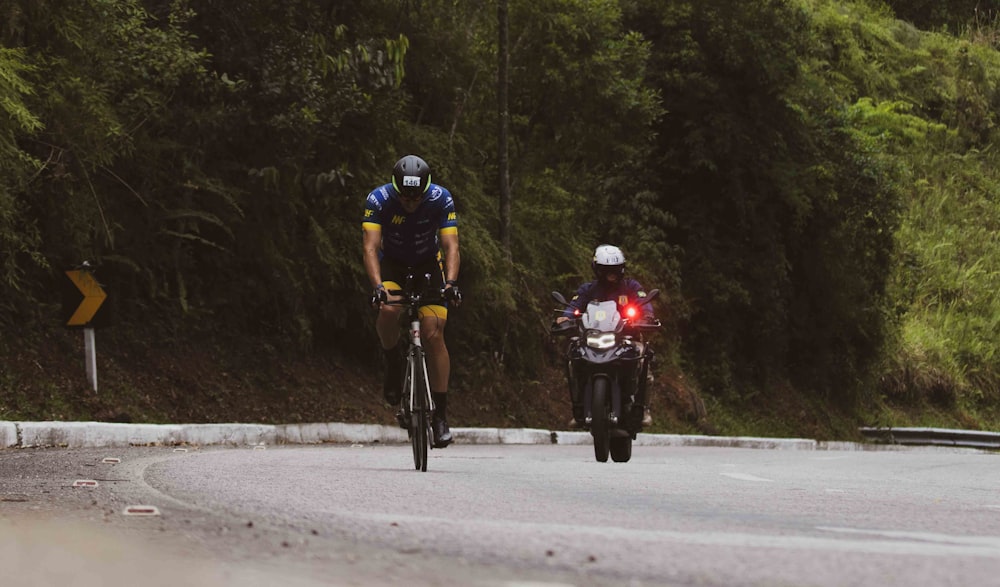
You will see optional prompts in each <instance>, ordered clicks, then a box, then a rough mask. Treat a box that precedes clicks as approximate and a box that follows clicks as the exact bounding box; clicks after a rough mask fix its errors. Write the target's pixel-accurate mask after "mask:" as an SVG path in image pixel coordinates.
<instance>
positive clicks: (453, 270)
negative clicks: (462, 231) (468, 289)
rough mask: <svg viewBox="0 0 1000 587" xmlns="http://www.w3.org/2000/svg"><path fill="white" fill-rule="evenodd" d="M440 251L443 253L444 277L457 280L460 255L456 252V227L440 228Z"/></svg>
mask: <svg viewBox="0 0 1000 587" xmlns="http://www.w3.org/2000/svg"><path fill="white" fill-rule="evenodd" d="M439 238H440V239H441V252H442V253H444V270H445V279H446V280H449V281H451V280H454V281H458V268H459V266H460V265H461V261H462V260H461V256H460V255H459V253H458V229H456V228H451V229H441V234H440V235H439Z"/></svg>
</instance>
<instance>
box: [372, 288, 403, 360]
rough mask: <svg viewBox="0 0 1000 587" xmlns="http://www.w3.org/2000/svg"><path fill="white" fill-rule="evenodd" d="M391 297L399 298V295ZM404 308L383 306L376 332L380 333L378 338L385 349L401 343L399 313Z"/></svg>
mask: <svg viewBox="0 0 1000 587" xmlns="http://www.w3.org/2000/svg"><path fill="white" fill-rule="evenodd" d="M390 299H399V298H398V296H391V297H390ZM401 311H402V308H401V307H399V306H382V308H381V309H380V310H379V312H378V318H377V319H376V320H375V332H377V333H378V340H379V342H380V343H381V344H382V348H383V349H386V350H388V349H391V348H394V347H395V346H396V344H397V343H399V314H400V312H401Z"/></svg>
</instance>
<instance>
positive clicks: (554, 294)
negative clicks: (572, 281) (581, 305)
mask: <svg viewBox="0 0 1000 587" xmlns="http://www.w3.org/2000/svg"><path fill="white" fill-rule="evenodd" d="M552 299H553V300H555V301H557V302H559V303H560V304H562V305H564V306H568V305H569V302H567V301H566V298H564V297H563V295H562V294H561V293H559V292H557V291H554V292H552Z"/></svg>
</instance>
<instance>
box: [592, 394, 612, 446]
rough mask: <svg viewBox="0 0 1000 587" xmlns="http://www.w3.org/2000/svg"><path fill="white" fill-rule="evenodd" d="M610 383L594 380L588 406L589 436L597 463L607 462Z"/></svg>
mask: <svg viewBox="0 0 1000 587" xmlns="http://www.w3.org/2000/svg"><path fill="white" fill-rule="evenodd" d="M610 391H611V389H610V382H609V381H608V379H607V378H606V377H597V378H595V379H594V395H593V400H592V403H591V404H590V417H591V422H590V435H591V436H593V437H594V458H596V459H597V461H598V462H601V463H606V462H608V450H609V447H608V441H609V435H610V430H609V429H608V396H609V394H610Z"/></svg>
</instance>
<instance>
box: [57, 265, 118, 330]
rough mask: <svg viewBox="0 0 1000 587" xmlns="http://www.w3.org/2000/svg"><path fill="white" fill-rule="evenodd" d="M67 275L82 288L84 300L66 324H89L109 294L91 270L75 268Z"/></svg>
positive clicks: (78, 287)
mask: <svg viewBox="0 0 1000 587" xmlns="http://www.w3.org/2000/svg"><path fill="white" fill-rule="evenodd" d="M66 275H67V276H68V277H69V279H70V281H72V282H73V285H75V286H76V288H77V289H78V290H80V293H82V294H83V301H81V302H80V305H79V306H77V308H76V311H75V312H73V315H72V316H70V318H69V320H68V321H67V322H66V326H87V325H88V324H90V322H91V320H93V319H94V316H95V315H96V314H97V310H98V309H100V307H101V304H103V303H104V299H105V298H107V297H108V294H106V293H104V290H103V289H101V285H100V284H99V283H97V280H96V279H94V274H93V273H91V272H90V271H83V270H79V269H75V270H72V271H67V272H66Z"/></svg>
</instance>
